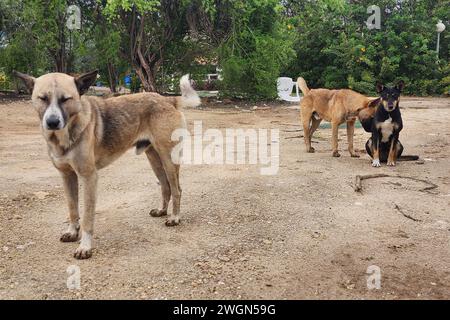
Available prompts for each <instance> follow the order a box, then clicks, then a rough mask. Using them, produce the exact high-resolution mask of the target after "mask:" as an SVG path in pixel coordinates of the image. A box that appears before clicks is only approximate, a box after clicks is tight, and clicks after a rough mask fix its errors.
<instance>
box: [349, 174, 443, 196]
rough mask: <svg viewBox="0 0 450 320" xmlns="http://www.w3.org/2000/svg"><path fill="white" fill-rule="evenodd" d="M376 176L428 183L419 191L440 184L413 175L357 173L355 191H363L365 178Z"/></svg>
mask: <svg viewBox="0 0 450 320" xmlns="http://www.w3.org/2000/svg"><path fill="white" fill-rule="evenodd" d="M375 178H398V179H409V180H413V181H417V182H422V183H425V184H427V185H428V187H425V188H423V189H420V190H419V191H421V192H428V191H430V190H433V189H436V188H437V187H438V186H437V185H436V184H434V183H433V182H430V181H428V180H423V179H418V178H413V177H405V176H401V175H396V176H391V175H388V174H384V173H379V174H369V175H362V176H361V175H357V176H356V177H355V186H354V189H355V192H361V191H362V181H363V180H367V179H375Z"/></svg>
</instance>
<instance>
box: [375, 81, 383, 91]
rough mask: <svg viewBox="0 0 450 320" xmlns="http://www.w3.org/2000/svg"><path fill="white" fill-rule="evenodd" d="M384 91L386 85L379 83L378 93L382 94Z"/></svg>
mask: <svg viewBox="0 0 450 320" xmlns="http://www.w3.org/2000/svg"><path fill="white" fill-rule="evenodd" d="M383 90H384V85H383V84H382V83H381V82H377V93H381V92H383Z"/></svg>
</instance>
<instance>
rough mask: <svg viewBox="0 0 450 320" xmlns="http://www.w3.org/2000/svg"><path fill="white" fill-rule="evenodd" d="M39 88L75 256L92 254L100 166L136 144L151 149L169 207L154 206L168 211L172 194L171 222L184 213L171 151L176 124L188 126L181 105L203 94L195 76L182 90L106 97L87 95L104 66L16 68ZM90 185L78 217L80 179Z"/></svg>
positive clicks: (157, 212)
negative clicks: (77, 70)
mask: <svg viewBox="0 0 450 320" xmlns="http://www.w3.org/2000/svg"><path fill="white" fill-rule="evenodd" d="M15 74H16V76H18V77H19V78H21V79H22V80H23V81H24V82H25V84H26V85H27V87H28V88H29V90H30V91H31V92H32V103H33V106H34V108H35V109H36V111H37V112H38V114H39V118H40V119H41V127H42V133H43V135H44V138H45V140H46V141H47V145H48V153H49V156H50V158H51V160H52V162H53V164H54V166H55V167H56V168H57V169H58V170H59V172H60V174H61V176H62V179H63V182H64V190H65V193H66V198H67V203H68V206H69V221H70V224H69V228H68V230H67V231H66V232H65V233H64V234H63V235H62V236H61V241H63V242H71V241H77V240H78V239H79V233H80V232H79V230H80V225H81V241H80V245H79V247H78V249H77V250H76V251H75V254H74V256H75V258H78V259H86V258H89V257H90V256H91V255H92V235H93V231H94V215H95V203H96V191H97V171H98V170H99V169H101V168H104V167H105V166H107V165H108V164H110V163H111V162H113V161H114V160H116V159H117V158H118V157H119V156H121V155H122V154H123V153H125V152H126V151H127V150H128V149H129V148H131V147H133V146H135V147H136V152H137V153H138V154H139V153H142V152H145V153H146V155H147V158H148V159H149V161H150V164H151V166H152V168H153V171H154V172H155V175H156V176H157V178H158V180H159V182H160V184H161V191H162V198H163V201H162V208H161V209H154V210H152V211H151V212H150V214H151V215H152V216H154V217H159V216H163V215H166V214H167V208H168V204H169V201H170V198H171V197H172V201H173V211H172V214H170V215H169V216H168V218H167V221H166V225H167V226H174V225H177V224H178V223H179V221H180V217H179V212H180V200H181V188H180V183H179V170H180V166H179V165H178V164H177V163H174V161H172V158H171V151H172V148H173V147H174V146H175V145H176V144H177V141H172V140H171V135H172V132H173V131H174V130H176V129H178V128H184V127H185V125H186V124H185V120H184V116H183V113H182V112H181V111H180V109H181V108H182V107H184V106H192V107H193V106H197V105H199V104H200V99H199V97H198V95H197V93H196V92H195V90H194V89H193V88H192V87H191V85H190V82H189V78H188V76H184V77H183V78H182V79H181V81H180V87H181V93H182V96H181V97H163V96H161V95H159V94H157V93H138V94H132V95H126V96H121V97H116V98H109V99H100V98H96V97H89V96H82V95H83V94H84V93H85V92H86V91H87V90H88V88H89V87H90V85H91V84H92V83H93V82H94V81H95V80H96V78H97V71H94V72H91V73H87V74H84V75H81V76H78V77H76V78H74V77H71V76H69V75H66V74H62V73H50V74H46V75H43V76H41V77H39V78H36V79H35V78H33V77H31V76H28V75H25V74H22V73H19V72H16V73H15ZM79 180H80V181H81V182H82V183H83V186H84V202H85V205H84V214H83V217H82V218H81V224H80V223H79V214H78V182H79Z"/></svg>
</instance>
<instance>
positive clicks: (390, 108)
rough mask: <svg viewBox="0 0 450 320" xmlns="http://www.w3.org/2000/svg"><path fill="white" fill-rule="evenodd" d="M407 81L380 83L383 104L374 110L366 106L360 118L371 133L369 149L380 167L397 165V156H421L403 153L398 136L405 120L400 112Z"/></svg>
mask: <svg viewBox="0 0 450 320" xmlns="http://www.w3.org/2000/svg"><path fill="white" fill-rule="evenodd" d="M404 86H405V84H404V82H403V81H399V82H398V84H397V85H396V86H395V87H387V86H384V85H383V84H381V83H377V92H378V93H379V94H380V98H381V101H380V105H379V106H378V107H377V108H376V109H375V110H373V109H372V110H363V111H362V112H360V114H359V120H360V122H361V124H362V126H363V128H364V130H366V131H367V132H371V133H372V137H371V138H370V139H369V140H368V141H367V143H366V151H367V153H368V154H369V155H370V156H371V157H372V166H374V167H380V166H381V163H387V165H388V166H395V165H396V163H397V161H398V160H404V161H405V160H406V161H407V160H417V159H418V158H419V157H418V156H403V157H402V153H403V145H402V144H401V142H400V140H399V135H400V131H401V130H402V129H403V121H402V116H401V113H400V107H399V103H400V95H401V93H402V91H403V88H404Z"/></svg>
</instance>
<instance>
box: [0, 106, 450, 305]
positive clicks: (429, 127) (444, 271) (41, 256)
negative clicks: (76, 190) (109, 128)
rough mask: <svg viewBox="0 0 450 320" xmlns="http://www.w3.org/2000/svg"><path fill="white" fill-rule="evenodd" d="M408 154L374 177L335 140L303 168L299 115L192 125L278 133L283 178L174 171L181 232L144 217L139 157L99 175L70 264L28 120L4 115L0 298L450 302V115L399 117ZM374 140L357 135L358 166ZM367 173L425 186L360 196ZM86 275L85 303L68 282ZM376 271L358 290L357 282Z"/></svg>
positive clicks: (370, 186)
mask: <svg viewBox="0 0 450 320" xmlns="http://www.w3.org/2000/svg"><path fill="white" fill-rule="evenodd" d="M402 105H403V107H404V109H403V111H402V112H403V118H404V123H405V128H404V131H403V132H402V134H401V141H402V143H403V144H404V146H405V149H406V150H405V153H407V154H419V155H420V156H421V157H422V158H423V159H424V163H423V164H419V163H417V162H407V163H405V162H402V163H400V164H399V165H398V166H397V167H396V168H388V167H386V166H383V167H382V168H379V169H375V168H372V167H371V166H370V161H369V158H368V156H367V155H365V154H362V157H361V158H359V159H354V158H350V156H349V155H348V152H346V151H345V150H346V148H347V144H346V137H345V129H342V130H340V149H341V154H342V157H341V158H339V159H336V158H332V157H331V147H330V129H326V128H323V129H319V130H318V132H317V134H316V136H315V139H314V140H315V141H316V142H318V143H317V144H315V147H316V150H317V152H316V153H315V154H307V153H305V152H304V145H303V140H302V139H300V138H298V137H296V136H298V135H299V134H301V132H296V131H294V130H296V129H299V125H298V110H296V108H295V107H293V108H292V107H287V106H286V105H279V106H272V108H269V109H261V108H260V109H257V110H256V111H252V110H243V109H239V108H234V106H233V105H230V106H229V108H226V109H205V110H186V111H185V114H186V118H187V120H188V124H189V126H190V127H192V124H193V121H194V120H203V127H204V129H207V128H219V129H224V128H279V129H280V135H281V139H280V141H281V147H280V170H279V172H278V174H277V175H275V176H262V175H260V172H259V168H260V167H259V166H254V165H227V166H221V165H190V166H184V167H183V168H182V174H181V181H182V187H183V198H182V214H183V221H182V224H181V225H180V226H178V227H175V228H167V227H165V226H164V220H163V218H152V217H150V216H149V214H148V213H149V211H150V209H152V208H154V207H156V206H158V205H159V203H160V191H159V186H158V185H157V182H156V181H157V180H156V178H155V176H154V175H153V173H152V171H151V169H150V166H149V164H148V162H147V160H146V158H145V157H144V156H136V155H134V152H133V151H129V152H128V153H127V154H126V155H124V156H123V157H122V158H120V159H119V160H118V161H116V162H115V163H114V164H112V165H111V166H110V167H108V168H106V169H104V170H102V171H101V173H100V182H99V199H98V206H97V215H96V233H95V246H96V249H95V252H94V256H93V257H92V258H91V259H89V260H84V261H78V260H75V259H74V258H73V257H72V253H73V252H74V250H75V248H76V246H77V244H76V243H69V244H68V243H61V242H59V240H58V239H59V236H60V234H61V233H62V232H63V231H64V230H65V228H66V223H67V220H66V215H67V210H66V206H65V200H64V194H63V190H62V185H61V181H60V177H59V175H58V173H57V171H56V169H54V168H53V166H52V164H51V163H50V161H49V159H48V157H47V152H46V146H45V142H44V140H43V138H42V137H41V136H40V133H39V129H38V119H37V116H36V114H35V112H34V110H33V109H32V108H31V105H30V102H29V101H25V100H14V101H8V100H4V99H3V101H0V298H2V299H10V298H15V299H17V298H18V299H25V298H26V299H60V298H69V299H81V298H94V299H109V298H113V299H116V298H126V299H191V298H201V299H222V298H223V299H316V298H319V299H333V298H342V299H370V298H375V299H405V298H424V299H444V298H447V299H448V298H450V268H449V266H450V214H449V209H448V208H449V204H450V177H449V169H450V162H449V159H450V156H449V154H450V127H449V123H450V100H449V99H437V98H429V99H420V98H409V99H404V100H403V102H402ZM367 138H368V134H367V133H365V132H364V131H363V130H362V129H357V130H356V134H355V146H356V148H357V149H358V150H362V149H363V146H364V143H365V141H366V140H367ZM375 172H380V173H389V174H401V175H404V176H409V177H416V178H420V179H426V180H430V181H432V182H434V183H435V184H437V186H438V188H436V189H434V190H431V191H429V192H424V191H421V190H422V189H423V188H424V187H426V185H424V184H422V183H420V182H414V181H409V180H404V179H392V178H381V179H373V180H368V181H365V182H364V190H363V193H362V194H359V193H356V192H355V191H354V190H353V181H354V178H355V175H356V174H371V173H375ZM70 265H77V266H79V267H80V270H81V289H80V290H69V289H68V288H67V286H66V280H67V277H68V274H67V273H66V269H67V268H68V267H69V266H70ZM372 265H375V266H378V267H380V269H381V275H382V278H381V289H380V290H368V289H367V286H366V279H367V276H368V275H367V274H366V270H367V268H368V267H369V266H372Z"/></svg>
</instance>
